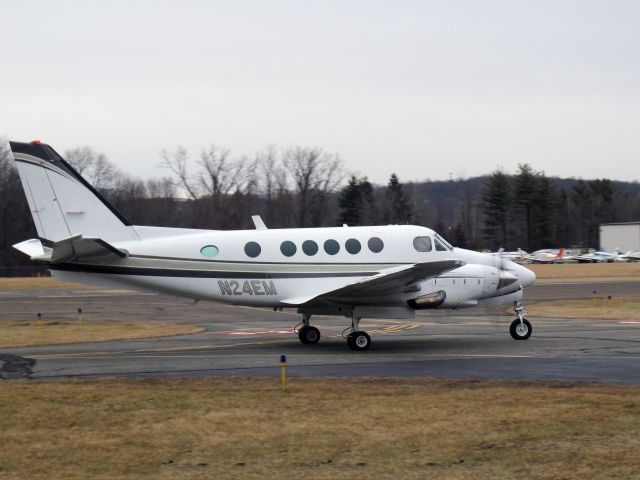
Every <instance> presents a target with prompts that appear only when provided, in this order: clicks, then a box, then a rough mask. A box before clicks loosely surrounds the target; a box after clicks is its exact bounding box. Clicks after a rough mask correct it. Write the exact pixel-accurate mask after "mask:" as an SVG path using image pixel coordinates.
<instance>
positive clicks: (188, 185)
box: [160, 145, 198, 200]
mask: <svg viewBox="0 0 640 480" xmlns="http://www.w3.org/2000/svg"><path fill="white" fill-rule="evenodd" d="M160 158H161V161H160V167H161V168H166V169H167V170H169V172H170V173H171V174H172V177H175V178H172V179H171V181H172V182H173V185H175V186H176V187H177V188H179V189H181V190H183V191H185V192H186V193H187V195H189V197H190V198H191V199H192V200H198V192H197V190H196V185H195V182H196V180H195V179H194V177H192V176H191V175H190V174H189V168H188V161H189V153H188V152H187V149H186V148H184V147H183V146H182V145H178V146H177V147H176V149H175V151H174V152H169V151H168V150H166V149H164V150H162V151H161V152H160Z"/></svg>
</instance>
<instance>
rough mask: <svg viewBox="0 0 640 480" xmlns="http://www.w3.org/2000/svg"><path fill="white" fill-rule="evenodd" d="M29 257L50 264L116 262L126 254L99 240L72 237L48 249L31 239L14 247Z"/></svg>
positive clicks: (78, 236)
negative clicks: (93, 261)
mask: <svg viewBox="0 0 640 480" xmlns="http://www.w3.org/2000/svg"><path fill="white" fill-rule="evenodd" d="M14 248H16V249H18V250H20V251H21V252H22V253H25V254H27V255H29V256H30V257H31V259H32V260H40V261H44V262H50V263H64V262H82V261H85V260H96V259H100V260H116V259H120V258H125V257H126V256H127V253H126V252H123V251H122V250H119V249H117V248H116V247H114V246H113V245H111V244H109V243H107V242H105V241H104V240H102V239H101V238H90V237H87V238H85V237H83V236H82V235H74V236H73V237H68V238H65V239H64V240H60V241H59V242H54V243H52V244H51V246H50V247H43V245H42V243H41V241H40V240H39V239H31V240H27V241H24V242H21V243H17V244H16V245H14Z"/></svg>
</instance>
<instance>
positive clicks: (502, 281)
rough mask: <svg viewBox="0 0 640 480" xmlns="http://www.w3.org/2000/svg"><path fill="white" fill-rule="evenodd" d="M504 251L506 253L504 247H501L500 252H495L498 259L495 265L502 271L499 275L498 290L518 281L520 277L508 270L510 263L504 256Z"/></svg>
mask: <svg viewBox="0 0 640 480" xmlns="http://www.w3.org/2000/svg"><path fill="white" fill-rule="evenodd" d="M503 253H504V248H503V247H500V249H499V250H498V252H497V253H496V254H495V257H496V260H497V261H496V262H495V267H496V268H497V269H498V270H499V272H500V273H499V277H498V287H497V288H498V290H500V289H501V288H504V287H507V286H509V285H511V284H513V283H515V282H517V281H518V277H516V276H515V275H514V274H512V273H510V272H508V271H507V266H508V264H507V263H506V259H505V258H504V256H503Z"/></svg>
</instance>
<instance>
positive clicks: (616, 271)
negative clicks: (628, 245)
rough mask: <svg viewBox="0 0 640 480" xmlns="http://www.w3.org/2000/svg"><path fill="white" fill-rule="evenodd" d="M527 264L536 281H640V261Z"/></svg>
mask: <svg viewBox="0 0 640 480" xmlns="http://www.w3.org/2000/svg"><path fill="white" fill-rule="evenodd" d="M525 266H526V267H527V268H529V269H531V270H533V271H534V272H535V274H536V276H537V277H538V278H537V280H536V283H566V282H629V281H640V262H632V263H567V264H560V265H533V264H532V265H525Z"/></svg>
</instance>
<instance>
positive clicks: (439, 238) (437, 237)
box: [435, 233, 453, 250]
mask: <svg viewBox="0 0 640 480" xmlns="http://www.w3.org/2000/svg"><path fill="white" fill-rule="evenodd" d="M435 237H436V239H437V240H440V241H441V242H442V243H443V244H444V246H445V247H447V248H448V249H449V250H453V245H451V244H450V243H449V242H447V241H446V240H445V239H444V238H442V237H441V236H440V235H438V234H437V233H436V235H435Z"/></svg>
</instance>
